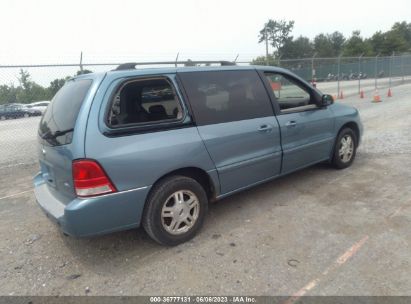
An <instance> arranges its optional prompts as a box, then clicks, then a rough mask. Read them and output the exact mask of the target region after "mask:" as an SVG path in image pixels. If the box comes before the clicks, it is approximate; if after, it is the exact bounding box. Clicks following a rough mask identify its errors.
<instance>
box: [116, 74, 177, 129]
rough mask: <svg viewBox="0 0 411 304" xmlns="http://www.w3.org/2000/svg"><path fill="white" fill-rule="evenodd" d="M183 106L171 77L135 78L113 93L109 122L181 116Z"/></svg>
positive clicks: (149, 120) (172, 118) (144, 122)
mask: <svg viewBox="0 0 411 304" xmlns="http://www.w3.org/2000/svg"><path fill="white" fill-rule="evenodd" d="M182 116H183V115H182V110H181V106H180V103H179V101H178V98H177V95H176V93H175V91H174V89H173V87H172V85H171V84H170V82H169V81H167V80H166V79H162V78H157V79H146V80H134V81H130V82H128V83H126V84H124V85H123V86H122V87H121V88H120V89H119V90H118V92H117V93H116V95H115V96H114V100H113V102H112V104H111V108H110V111H109V114H108V124H109V125H110V126H114V127H117V126H124V125H130V124H150V123H154V122H160V121H161V122H164V121H169V120H170V121H171V120H179V119H181V118H182Z"/></svg>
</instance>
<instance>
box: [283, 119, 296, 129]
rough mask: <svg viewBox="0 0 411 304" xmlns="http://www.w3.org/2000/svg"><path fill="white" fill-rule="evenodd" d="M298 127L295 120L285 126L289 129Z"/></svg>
mask: <svg viewBox="0 0 411 304" xmlns="http://www.w3.org/2000/svg"><path fill="white" fill-rule="evenodd" d="M296 125H297V122H296V121H295V120H290V121H289V122H287V123H286V124H285V126H286V127H289V128H291V127H295V126H296Z"/></svg>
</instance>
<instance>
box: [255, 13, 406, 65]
mask: <svg viewBox="0 0 411 304" xmlns="http://www.w3.org/2000/svg"><path fill="white" fill-rule="evenodd" d="M293 28H294V21H284V20H279V21H277V20H272V19H270V20H269V21H268V22H267V23H265V24H264V27H263V28H262V29H261V30H260V33H259V35H258V39H259V40H258V42H259V43H266V42H268V44H269V46H270V47H271V48H272V49H273V50H274V51H273V52H270V53H269V55H268V58H267V57H266V56H260V57H257V58H255V59H254V60H253V63H254V64H259V63H266V60H267V59H268V60H269V63H270V64H275V63H277V61H278V59H297V58H312V57H313V56H316V57H319V58H328V57H338V56H346V57H357V56H361V55H362V56H376V55H381V56H391V55H392V54H399V53H406V52H411V23H407V22H405V21H403V22H396V23H394V25H393V26H392V27H391V29H390V30H388V31H386V32H382V31H377V32H375V33H374V34H373V35H372V36H371V37H369V38H364V37H362V36H361V32H360V31H358V30H357V31H353V32H352V34H351V36H350V37H345V36H344V35H343V34H342V33H340V32H338V31H335V32H333V33H320V34H318V35H317V36H315V37H314V39H309V38H308V37H304V36H298V37H297V38H294V37H293V36H291V32H292V30H293Z"/></svg>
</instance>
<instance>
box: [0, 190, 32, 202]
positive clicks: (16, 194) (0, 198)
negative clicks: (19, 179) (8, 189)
mask: <svg viewBox="0 0 411 304" xmlns="http://www.w3.org/2000/svg"><path fill="white" fill-rule="evenodd" d="M31 191H33V189H30V190H26V191H22V192H19V193H14V194H10V195H7V196H3V197H0V200H2V199H5V198H9V197H13V196H18V195H21V194H24V193H27V192H31Z"/></svg>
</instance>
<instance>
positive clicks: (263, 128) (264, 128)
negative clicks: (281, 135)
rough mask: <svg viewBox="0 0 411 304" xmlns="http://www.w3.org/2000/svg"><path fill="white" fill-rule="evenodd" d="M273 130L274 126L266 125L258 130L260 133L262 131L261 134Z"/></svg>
mask: <svg viewBox="0 0 411 304" xmlns="http://www.w3.org/2000/svg"><path fill="white" fill-rule="evenodd" d="M272 129H273V126H272V125H269V124H264V125H261V126H260V127H259V128H258V131H260V132H270V131H271V130H272Z"/></svg>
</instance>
